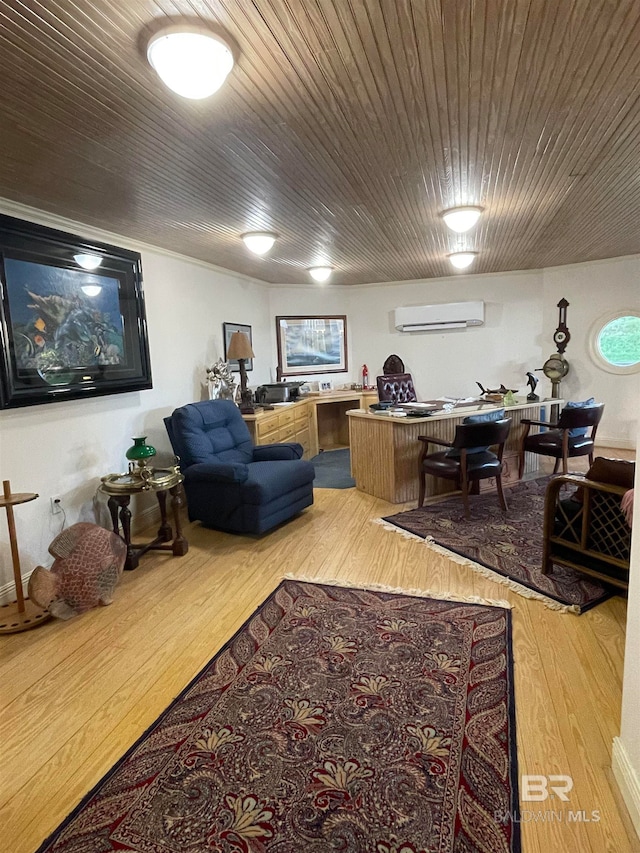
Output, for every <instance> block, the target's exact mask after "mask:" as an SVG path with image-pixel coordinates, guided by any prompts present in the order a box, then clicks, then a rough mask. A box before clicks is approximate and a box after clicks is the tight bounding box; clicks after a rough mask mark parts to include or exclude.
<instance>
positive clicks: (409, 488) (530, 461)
mask: <svg viewBox="0 0 640 853" xmlns="http://www.w3.org/2000/svg"><path fill="white" fill-rule="evenodd" d="M563 402H564V400H558V399H553V400H549V399H546V400H541V401H540V402H537V403H532V402H529V401H527V400H519V401H518V402H517V403H516V405H514V406H507V407H506V409H505V411H506V415H505V416H506V417H508V418H511V421H512V422H511V430H510V433H509V438H508V439H507V443H506V445H505V452H504V457H503V467H504V471H503V475H502V480H503V482H504V483H509V482H514V481H515V480H517V478H518V451H519V448H520V443H521V440H522V433H523V431H524V429H525V428H524V427H523V426H522V419H523V418H531V419H532V420H541V409H544V408H546V409H548V408H549V407H550V406H551V405H561V404H562V403H563ZM498 408H502V406H498V405H496V404H495V403H481V404H477V403H474V404H472V405H465V406H458V407H455V408H453V409H452V410H451V411H448V412H438V414H433V415H430V416H429V417H424V418H415V417H404V418H402V417H395V416H393V415H389V414H387V413H380V414H372V413H371V412H368V411H366V410H362V409H360V410H357V409H356V410H352V411H350V412H347V416H348V418H349V444H350V446H351V476H352V477H353V478H354V479H355V481H356V488H357V489H359V490H360V491H362V492H366V493H367V494H369V495H374V496H375V497H377V498H382V499H383V500H385V501H389V503H406V502H409V501H414V500H416V501H417V499H418V461H419V458H420V453H421V450H422V443H421V442H420V441H418V436H419V435H433V436H434V437H436V438H442V439H444V440H445V441H451V440H452V439H453V436H454V434H455V429H456V426H457V425H458V424H461V423H462V421H463V420H464V418H466V417H467V416H468V415H475V414H481V413H484V412H488V411H491V410H492V409H498ZM436 450H437V448H436V447H433V451H434V452H435V451H436ZM537 470H538V459H537V457H536V456H535V455H534V454H532V453H527V454H526V456H525V468H524V473H525V474H530V473H532V472H534V471H537ZM485 482H486V483H492V481H485ZM426 486H427V490H426V497H427V498H428V497H433V496H434V495H440V494H444V493H446V492H450V491H453V490H454V489H455V486H454V485H453V483H452V482H451V481H447V480H441V479H436V478H434V477H427V484H426Z"/></svg>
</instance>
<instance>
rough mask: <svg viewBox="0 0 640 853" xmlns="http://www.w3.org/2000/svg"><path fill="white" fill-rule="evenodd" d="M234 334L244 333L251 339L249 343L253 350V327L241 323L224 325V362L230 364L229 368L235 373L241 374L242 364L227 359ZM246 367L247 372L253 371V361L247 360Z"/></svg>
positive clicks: (235, 360)
mask: <svg viewBox="0 0 640 853" xmlns="http://www.w3.org/2000/svg"><path fill="white" fill-rule="evenodd" d="M234 332H244V333H245V335H246V336H247V337H248V338H249V343H250V344H251V346H252V348H253V340H252V339H251V326H243V325H242V324H241V323H223V324H222V337H223V339H224V360H225V361H228V362H229V366H230V367H231V370H232V371H233V372H234V373H239V372H240V364H239V363H238V360H237V359H228V358H227V350H228V349H229V344H230V343H231V336H232V335H233V333H234ZM244 367H245V370H246V371H249V370H253V359H252V358H248V359H246V360H245V363H244Z"/></svg>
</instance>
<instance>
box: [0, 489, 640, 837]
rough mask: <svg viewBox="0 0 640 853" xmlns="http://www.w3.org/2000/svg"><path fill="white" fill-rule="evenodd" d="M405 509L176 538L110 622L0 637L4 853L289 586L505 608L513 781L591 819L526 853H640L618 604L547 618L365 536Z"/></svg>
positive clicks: (78, 793)
mask: <svg viewBox="0 0 640 853" xmlns="http://www.w3.org/2000/svg"><path fill="white" fill-rule="evenodd" d="M402 508H403V507H401V506H392V505H390V504H387V503H385V502H384V501H379V500H377V499H375V498H372V497H370V496H367V495H363V494H360V493H358V492H357V491H356V490H353V489H350V490H317V491H316V504H315V505H314V507H312V508H311V509H309V510H308V511H306V512H305V513H303V514H302V515H301V516H300V517H299V518H297V519H294V520H293V521H292V522H291V523H289V524H287V525H285V526H284V527H282V528H280V529H279V530H276V531H274V532H273V533H272V534H270V535H268V536H266V537H263V538H261V539H253V538H251V537H242V536H230V535H228V534H223V533H219V532H216V531H210V530H205V529H203V528H201V527H200V526H199V525H187V526H186V535H187V537H188V539H189V543H190V550H189V553H188V554H187V555H186V556H185V557H182V558H172V557H170V556H168V555H165V554H157V553H156V554H152V553H150V554H147V555H146V556H145V557H144V558H143V560H142V561H141V564H140V567H139V568H138V569H137V570H136V571H134V572H127V573H126V574H125V576H124V577H123V579H122V582H121V584H120V585H119V586H118V588H117V590H116V596H115V601H114V603H113V604H112V605H111V606H110V607H107V608H100V609H98V610H94V611H91V612H90V613H87V614H85V615H84V616H82V617H79V618H77V619H73V620H70V621H69V622H65V623H63V622H56V621H52V622H50V623H47V624H46V625H43V626H41V627H40V628H39V629H37V630H34V631H32V632H29V633H27V634H20V635H14V636H8V637H2V638H0V684H2V685H3V689H2V691H1V698H0V738H1V740H0V742H1V743H2V744H3V746H2V752H3V756H2V758H3V760H2V770H0V849H1V850H3V851H4V850H6V851H8V853H32V851H33V850H35V849H36V848H37V846H38V845H39V844H40V842H41V841H42V840H43V838H44V837H45V836H46V835H47V834H48V833H49V832H51V831H52V830H53V829H54V828H55V826H56V825H57V824H58V823H59V822H60V821H61V820H62V819H63V818H64V817H65V816H66V814H67V813H68V812H69V811H70V810H71V809H72V808H73V807H74V805H75V804H76V803H77V802H78V800H79V799H80V798H81V797H82V795H83V794H84V793H86V792H87V791H88V790H89V789H90V788H91V787H92V786H93V785H94V784H95V783H96V782H97V781H98V780H99V779H100V778H101V777H102V776H103V775H104V773H105V772H107V770H108V769H109V768H110V767H111V766H112V765H113V763H114V762H115V761H116V760H117V759H118V758H119V757H120V756H121V755H122V754H124V752H125V751H126V750H127V749H128V748H129V747H130V746H131V744H132V743H133V742H134V741H135V740H136V739H137V738H138V737H139V736H140V735H141V733H142V732H143V731H144V730H145V729H146V728H147V727H148V726H149V725H150V724H151V723H152V722H153V720H154V719H155V718H156V717H157V716H158V715H159V714H160V713H161V712H162V711H163V710H164V708H165V707H166V706H167V705H168V704H169V703H170V702H171V700H172V699H173V698H174V697H175V696H176V695H177V694H178V693H179V692H180V691H181V690H182V689H183V688H184V687H185V685H186V684H187V683H188V681H189V680H190V679H191V678H192V677H193V676H194V675H195V674H196V673H197V672H198V671H199V670H200V669H201V668H202V667H203V666H204V665H205V664H206V663H207V661H208V660H210V658H211V657H212V656H213V655H214V654H215V653H216V651H217V650H218V649H219V648H220V647H221V646H222V645H223V644H224V642H225V641H226V640H228V639H229V638H230V637H231V636H232V635H233V633H234V632H235V631H236V630H237V629H238V628H239V627H240V625H241V624H242V623H243V622H244V621H245V620H246V619H247V618H248V616H249V615H250V614H251V613H252V612H253V611H254V610H255V608H256V607H257V606H258V605H259V604H260V602H261V601H263V600H264V598H265V597H266V596H267V595H268V593H269V592H270V591H271V590H272V589H273V588H274V587H275V586H276V585H277V583H278V582H279V580H280V578H282V577H283V576H284V575H285V574H293V575H295V576H298V577H314V578H325V579H329V580H338V581H342V582H348V583H352V584H354V585H363V586H365V585H367V584H384V585H387V586H390V587H394V588H395V587H400V588H405V589H407V588H409V589H411V588H413V589H421V590H431V591H433V592H436V593H449V594H452V595H463V596H464V595H478V596H480V597H483V598H490V599H504V600H507V601H509V602H510V603H511V604H512V606H513V608H514V609H513V626H514V654H515V679H516V708H517V726H518V756H519V764H520V772H521V773H540V774H550V773H570V774H571V775H572V776H573V777H574V782H575V788H574V791H573V792H572V797H571V802H570V804H569V805H570V807H571V809H572V810H574V811H576V810H585V811H587V812H590V811H591V809H599V810H600V811H601V815H602V819H601V821H600V823H599V824H595V823H592V824H586V823H585V824H582V823H576V822H573V823H569V822H567V820H566V818H565V821H564V822H551V821H547V822H540V821H537V822H524V823H523V824H522V832H523V842H524V843H523V849H524V851H525V853H556V851H557V853H564V851H569V850H572V851H573V850H576V851H580V853H603V851H612V853H613V851H616V853H638V851H640V844H638V841H637V839H636V837H635V835H634V834H633V830H632V828H631V826H630V823H629V820H628V816H627V815H626V812H625V811H624V807H623V806H622V804H621V802H620V798H619V795H618V793H617V789H616V786H615V782H614V781H613V779H612V777H611V773H610V770H609V766H610V753H611V739H612V737H613V736H614V735H615V734H617V732H618V726H619V713H620V697H621V679H622V663H623V649H624V622H625V612H626V608H625V600H624V598H622V597H616V598H614V599H612V600H611V601H608V602H605V603H604V604H602V605H600V606H599V607H597V608H594V610H592V611H590V612H588V613H586V614H585V615H583V616H579V617H577V616H574V615H571V614H561V613H557V612H555V611H551V610H548V609H547V608H545V607H544V605H543V604H542V603H541V602H538V601H530V600H527V599H524V598H522V597H520V596H518V595H517V594H516V593H514V592H512V591H511V590H509V589H508V588H506V587H504V586H501V585H498V584H496V583H493V582H491V581H490V580H488V579H486V578H484V577H482V576H480V575H479V574H477V573H475V572H473V571H472V570H471V569H470V568H469V567H467V566H462V565H459V564H457V563H455V562H453V561H452V560H450V559H448V558H447V557H446V556H444V555H441V554H437V553H435V552H433V551H432V550H430V549H429V548H428V547H427V546H426V545H425V544H424V543H423V542H421V541H418V540H415V539H406V538H404V537H402V536H400V535H398V534H396V533H391V532H389V531H387V530H385V529H384V528H383V527H382V526H380V525H378V524H374V523H372V520H373V519H375V518H377V517H380V516H382V515H389V514H393V513H394V512H398V511H399V510H401V509H402ZM407 508H409V507H407ZM523 805H524V807H526V808H529V807H531V809H532V810H534V811H538V810H540V809H541V808H548V809H551V810H555V809H558V807H559V804H558V801H557V800H556V801H553V804H552V805H546V804H540V803H529V804H523ZM562 805H563V806H564V805H566V804H562Z"/></svg>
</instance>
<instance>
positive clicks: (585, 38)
mask: <svg viewBox="0 0 640 853" xmlns="http://www.w3.org/2000/svg"><path fill="white" fill-rule="evenodd" d="M177 15H181V16H189V17H192V18H200V19H202V20H205V21H212V22H215V23H216V24H218V25H221V26H222V27H224V28H225V29H226V31H227V32H228V33H229V34H230V35H231V36H232V38H233V39H234V40H235V41H236V43H237V45H238V47H239V50H240V56H239V61H238V63H237V65H236V67H235V68H234V70H233V71H232V73H231V75H230V77H229V78H228V80H227V82H226V83H225V85H224V87H223V88H222V89H221V90H220V91H219V92H218V93H217V94H215V95H214V96H213V97H211V98H210V99H207V100H205V101H187V100H183V99H181V98H180V97H179V96H177V95H174V94H173V93H171V92H169V91H168V90H167V89H166V88H165V87H164V86H163V85H162V84H161V83H160V81H159V79H158V78H157V76H156V75H155V73H154V72H153V70H152V69H151V67H150V66H149V65H148V63H147V62H146V59H145V50H144V46H143V39H144V33H145V30H146V28H147V27H148V26H149V25H150V24H151V23H152V22H155V21H157V19H159V18H164V17H173V16H177ZM0 56H1V61H2V87H1V89H0V117H1V118H0V144H1V148H2V156H1V157H0V196H2V197H4V198H7V199H11V200H13V201H17V202H21V203H24V204H28V205H32V206H35V207H38V208H41V209H43V210H46V211H49V212H51V213H54V214H58V215H60V216H64V217H69V218H72V219H74V220H78V221H80V222H83V223H87V224H89V225H93V226H98V227H100V228H102V229H106V230H109V231H112V232H115V233H117V234H122V235H127V236H128V237H130V238H131V239H135V240H138V241H144V242H146V243H150V244H152V245H156V246H162V247H165V248H167V249H170V250H173V251H176V252H179V253H182V254H185V255H188V256H191V257H194V258H199V259H201V260H204V261H208V262H210V263H213V264H216V265H218V266H221V267H224V268H227V269H229V270H234V271H236V272H240V273H243V274H245V275H249V276H253V277H256V278H258V279H261V280H264V281H268V282H280V283H295V282H307V281H308V276H307V274H306V272H305V270H306V268H307V267H309V266H312V265H314V264H317V263H319V262H329V263H330V264H332V265H333V266H334V267H335V270H336V271H335V274H334V277H333V279H332V281H333V282H334V283H336V284H359V283H363V282H376V281H402V280H410V279H428V278H432V277H437V276H443V275H450V274H452V272H453V271H452V267H451V266H450V264H449V261H448V260H447V258H446V255H447V253H448V252H452V251H456V250H459V249H463V248H464V249H469V250H473V251H477V252H478V253H479V254H478V257H477V259H476V261H475V263H474V265H473V267H472V268H471V270H470V271H472V272H474V273H483V272H484V273H486V272H496V271H501V270H522V269H535V268H540V267H546V266H554V265H560V264H568V263H574V262H580V261H589V260H594V259H598V258H607V257H615V256H621V255H629V254H634V253H636V252H639V251H640V2H638V0H619V2H616V0H546V1H545V0H219V2H218V0H157V2H153V0H75V2H73V0H43V2H38V1H37V0H27V1H26V2H18V0H10V2H0ZM460 204H479V205H481V206H482V207H484V208H485V213H484V215H483V217H482V219H481V221H480V223H479V225H478V226H477V227H476V228H475V229H474V230H473V231H472V232H470V233H468V234H466V235H462V236H459V235H455V234H454V233H453V232H450V231H449V230H448V229H447V228H446V226H445V225H444V223H443V222H442V220H441V218H440V217H439V213H440V212H441V211H442V210H443V209H444V208H448V207H452V206H455V205H460ZM262 229H267V230H275V231H277V232H278V233H279V234H280V239H279V240H278V241H277V243H276V245H275V247H274V248H273V250H272V251H271V253H270V255H269V256H267V257H266V258H264V259H261V258H258V257H256V256H254V255H250V254H249V253H248V252H247V250H246V249H245V247H244V245H243V244H242V242H241V241H240V239H239V235H240V234H241V233H243V232H245V231H249V230H262Z"/></svg>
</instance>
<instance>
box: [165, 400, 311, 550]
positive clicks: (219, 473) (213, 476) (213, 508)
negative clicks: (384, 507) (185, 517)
mask: <svg viewBox="0 0 640 853" xmlns="http://www.w3.org/2000/svg"><path fill="white" fill-rule="evenodd" d="M164 422H165V425H166V427H167V432H168V433H169V438H170V439H171V444H172V446H173V450H174V452H175V454H176V455H177V456H178V457H179V458H180V468H181V470H182V473H183V474H184V488H185V492H186V495H187V506H188V509H189V520H190V521H200V522H202V524H204V525H205V526H206V527H214V528H215V529H216V530H225V531H227V532H229V533H258V534H259V533H265V532H266V531H267V530H271V528H273V527H275V526H276V525H278V524H280V523H281V522H283V521H286V520H287V519H289V518H291V517H292V516H294V515H296V514H297V513H299V512H300V511H301V510H303V509H304V508H305V507H307V506H310V505H311V504H312V503H313V478H314V467H313V465H312V464H311V462H306V461H304V460H303V459H301V456H302V447H301V446H300V445H299V444H296V443H290V444H265V445H259V446H255V445H254V444H253V442H252V440H251V437H250V435H249V430H248V429H247V425H246V424H245V422H244V421H243V419H242V415H241V414H240V411H239V409H238V407H237V406H236V405H235V404H234V403H232V402H231V401H230V400H206V401H204V402H202V403H189V404H188V405H186V406H181V407H180V408H179V409H176V410H175V411H174V412H173V414H172V415H171V417H169V418H165V419H164Z"/></svg>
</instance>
